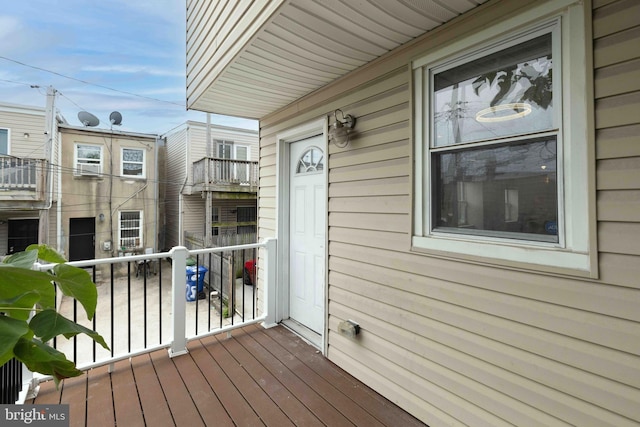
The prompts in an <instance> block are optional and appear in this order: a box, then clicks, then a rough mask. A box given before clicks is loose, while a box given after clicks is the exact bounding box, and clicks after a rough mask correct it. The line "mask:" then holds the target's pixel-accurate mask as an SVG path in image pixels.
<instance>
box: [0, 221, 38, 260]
mask: <svg viewBox="0 0 640 427" xmlns="http://www.w3.org/2000/svg"><path fill="white" fill-rule="evenodd" d="M8 225H9V230H8V231H9V241H8V245H7V247H8V248H9V250H8V253H9V254H13V253H15V252H21V251H24V250H25V249H27V246H29V245H32V244H34V243H38V220H37V219H10V220H9V223H8Z"/></svg>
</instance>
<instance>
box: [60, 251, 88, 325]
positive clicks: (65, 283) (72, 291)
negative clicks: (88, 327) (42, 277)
mask: <svg viewBox="0 0 640 427" xmlns="http://www.w3.org/2000/svg"><path fill="white" fill-rule="evenodd" d="M53 272H54V274H55V276H56V277H55V281H56V283H57V284H58V286H60V289H61V290H62V293H63V294H65V295H67V296H71V297H73V298H75V299H77V300H78V302H79V303H80V304H82V306H83V307H84V310H85V311H86V312H87V318H88V319H89V320H91V319H93V315H94V314H95V312H96V304H97V303H98V289H96V285H95V283H93V282H92V281H91V276H90V275H89V273H87V271H85V270H83V269H82V268H78V267H73V266H71V265H68V264H58V265H56V266H55V267H54V268H53Z"/></svg>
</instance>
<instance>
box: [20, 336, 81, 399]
mask: <svg viewBox="0 0 640 427" xmlns="http://www.w3.org/2000/svg"><path fill="white" fill-rule="evenodd" d="M13 352H14V354H15V356H16V357H17V358H18V359H19V360H20V361H21V362H22V363H24V364H25V365H26V366H27V368H29V370H30V371H32V372H40V373H41V374H45V375H51V376H53V379H54V381H55V383H56V387H57V386H58V383H59V381H60V380H62V379H65V378H70V377H77V376H78V375H82V371H80V370H78V369H77V368H76V367H75V365H74V364H73V362H71V361H70V360H68V359H67V358H66V357H65V355H64V353H61V352H59V351H58V350H56V349H55V348H53V347H50V346H48V345H46V344H43V343H42V342H40V341H38V340H36V339H31V340H28V339H26V338H20V339H19V341H18V343H17V344H16V346H15V347H14V349H13Z"/></svg>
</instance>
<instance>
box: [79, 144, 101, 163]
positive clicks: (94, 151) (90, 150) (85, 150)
mask: <svg viewBox="0 0 640 427" xmlns="http://www.w3.org/2000/svg"><path fill="white" fill-rule="evenodd" d="M78 159H96V160H100V147H96V146H93V145H78Z"/></svg>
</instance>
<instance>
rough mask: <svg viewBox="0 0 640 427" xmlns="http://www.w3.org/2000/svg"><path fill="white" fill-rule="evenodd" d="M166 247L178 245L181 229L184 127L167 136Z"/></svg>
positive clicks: (184, 164) (184, 147)
mask: <svg viewBox="0 0 640 427" xmlns="http://www.w3.org/2000/svg"><path fill="white" fill-rule="evenodd" d="M165 138H166V151H167V160H166V166H165V167H166V171H165V174H166V177H167V178H166V182H165V200H164V201H165V224H164V225H165V231H166V237H165V249H170V248H172V247H173V246H177V245H178V242H179V241H180V239H179V230H180V223H179V221H180V191H181V190H182V187H183V185H185V184H186V182H185V178H186V173H187V166H186V156H187V130H186V128H182V129H180V130H179V131H177V132H174V133H172V134H171V135H167V136H166V137H165Z"/></svg>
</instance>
